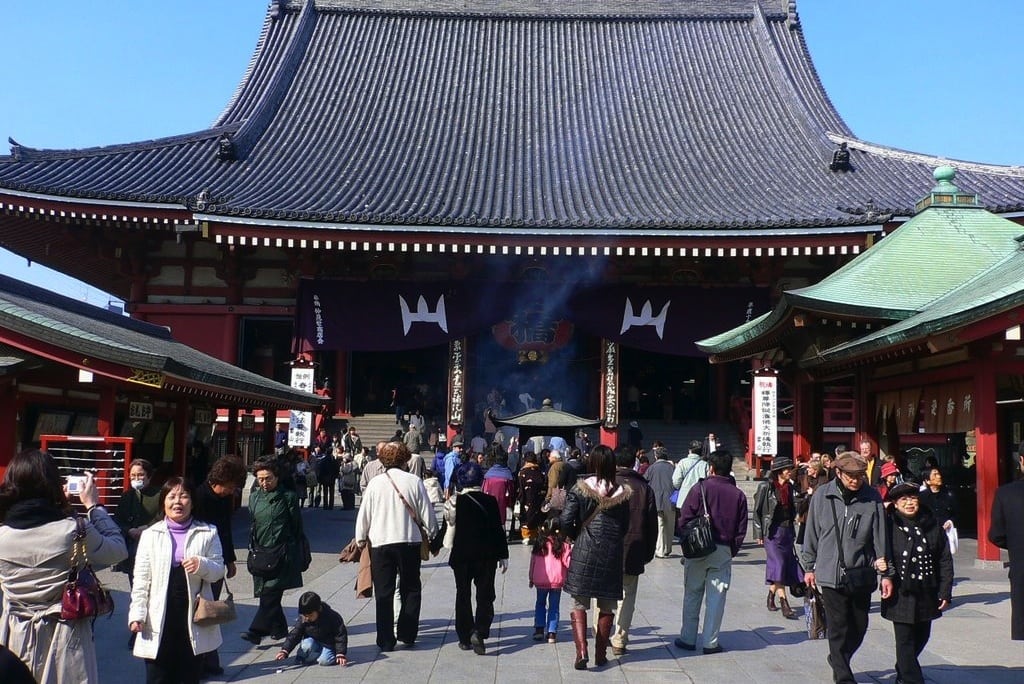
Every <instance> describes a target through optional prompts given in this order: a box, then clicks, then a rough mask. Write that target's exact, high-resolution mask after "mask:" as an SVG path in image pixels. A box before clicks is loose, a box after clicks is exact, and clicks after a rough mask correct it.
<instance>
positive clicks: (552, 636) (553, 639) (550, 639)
mask: <svg viewBox="0 0 1024 684" xmlns="http://www.w3.org/2000/svg"><path fill="white" fill-rule="evenodd" d="M557 641H558V637H557V636H556V635H555V633H554V632H548V643H549V644H553V643H555V642H557Z"/></svg>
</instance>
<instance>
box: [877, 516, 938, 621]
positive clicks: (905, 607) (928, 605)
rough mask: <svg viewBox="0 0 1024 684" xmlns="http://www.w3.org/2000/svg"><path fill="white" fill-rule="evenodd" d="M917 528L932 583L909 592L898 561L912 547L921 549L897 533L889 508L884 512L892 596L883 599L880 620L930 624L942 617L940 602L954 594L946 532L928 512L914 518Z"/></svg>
mask: <svg viewBox="0 0 1024 684" xmlns="http://www.w3.org/2000/svg"><path fill="white" fill-rule="evenodd" d="M916 521H917V526H918V527H919V528H920V530H921V532H922V533H923V536H924V541H925V544H924V546H926V547H927V551H926V553H927V554H928V555H929V556H930V558H931V567H932V568H933V569H934V575H933V576H934V581H933V583H931V586H929V587H921V588H918V589H915V590H913V591H909V590H908V588H907V585H906V583H905V582H904V581H903V580H904V578H903V577H902V576H901V563H900V559H901V558H903V555H904V552H907V553H912V552H913V551H914V548H913V547H916V546H922V545H921V544H920V543H919V541H918V542H915V543H913V544H911V540H910V539H909V538H908V536H907V535H906V533H904V532H903V531H902V530H901V529H900V523H901V520H900V516H899V514H898V513H896V512H895V511H894V510H893V509H892V508H891V507H890V509H889V510H887V511H886V516H885V524H886V538H887V539H888V543H889V545H890V550H889V551H887V552H886V554H885V555H886V557H887V558H888V559H890V561H889V562H890V563H891V564H892V572H893V573H894V575H893V576H892V582H893V592H892V596H890V597H889V598H887V599H882V617H884V618H885V619H886V620H892V621H893V622H909V623H917V622H929V621H931V620H934V619H935V618H937V617H940V616H941V615H942V613H940V612H939V601H940V600H942V599H946V600H949V599H950V598H951V597H952V594H953V556H952V555H951V554H950V552H949V540H948V539H947V537H946V532H945V530H943V529H942V525H940V524H939V523H938V521H937V520H936V519H935V517H934V516H932V514H931V512H930V511H928V509H925V508H922V509H921V510H920V512H919V513H918V514H917V518H916Z"/></svg>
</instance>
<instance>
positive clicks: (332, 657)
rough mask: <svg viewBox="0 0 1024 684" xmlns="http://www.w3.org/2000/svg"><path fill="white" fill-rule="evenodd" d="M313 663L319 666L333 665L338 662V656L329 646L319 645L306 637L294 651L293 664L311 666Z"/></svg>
mask: <svg viewBox="0 0 1024 684" xmlns="http://www.w3.org/2000/svg"><path fill="white" fill-rule="evenodd" d="M313 661H316V662H317V664H319V665H335V664H337V662H338V656H337V655H336V654H335V653H334V649H333V648H331V647H330V646H325V645H323V644H321V643H320V642H319V641H317V640H316V639H314V638H313V637H306V638H305V639H303V640H302V642H301V643H300V644H299V649H298V650H297V651H295V662H296V663H298V664H299V665H306V664H309V665H312V664H313Z"/></svg>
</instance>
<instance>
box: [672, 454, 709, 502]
mask: <svg viewBox="0 0 1024 684" xmlns="http://www.w3.org/2000/svg"><path fill="white" fill-rule="evenodd" d="M703 448H704V442H702V441H700V440H699V439H695V440H693V441H691V442H690V451H689V452H688V453H687V454H686V456H685V457H684V458H683V459H681V460H680V461H679V463H677V464H676V469H675V471H674V472H673V473H672V486H673V487H674V488H675V489H677V490H679V494H678V495H677V496H676V507H677V508H682V507H683V501H685V500H686V495H687V494H689V493H690V490H691V489H692V488H693V486H694V485H695V484H697V483H698V482H700V481H701V480H703V479H704V478H706V477H707V476H708V470H709V468H708V463H707V461H705V460H704V459H703V458H702V457H701V455H700V452H701V449H703Z"/></svg>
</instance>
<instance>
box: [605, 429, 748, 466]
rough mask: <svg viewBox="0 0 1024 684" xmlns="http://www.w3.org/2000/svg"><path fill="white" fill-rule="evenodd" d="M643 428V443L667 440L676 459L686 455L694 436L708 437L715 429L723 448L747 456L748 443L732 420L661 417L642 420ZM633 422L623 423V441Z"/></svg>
mask: <svg viewBox="0 0 1024 684" xmlns="http://www.w3.org/2000/svg"><path fill="white" fill-rule="evenodd" d="M639 423H640V430H641V432H643V434H644V440H643V445H644V448H645V449H650V446H651V443H652V442H653V441H654V440H656V439H658V440H661V441H662V443H664V445H665V447H666V448H667V449H668V452H669V454H670V455H671V457H672V460H673V461H678V460H679V459H681V458H682V457H683V456H685V455H686V452H687V450H688V449H689V445H690V442H691V441H692V440H695V439H697V440H700V441H704V438H705V437H706V436H707V435H708V434H709V433H712V432H713V433H715V437H716V438H717V439H718V443H719V445H720V447H721V448H723V449H728V450H729V451H730V452H732V455H733V457H734V458H738V459H740V460H742V459H743V453H744V443H743V440H741V439H740V435H739V434H738V433H737V432H736V429H735V428H734V427H733V426H732V425H731V424H729V423H724V422H723V423H718V422H707V421H695V422H688V423H678V422H665V421H661V420H640V421H639ZM628 429H629V422H628V421H626V422H625V423H624V424H622V425H621V426H620V430H619V440H620V443H624V442H625V441H626V431H627V430H628Z"/></svg>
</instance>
